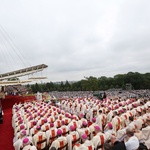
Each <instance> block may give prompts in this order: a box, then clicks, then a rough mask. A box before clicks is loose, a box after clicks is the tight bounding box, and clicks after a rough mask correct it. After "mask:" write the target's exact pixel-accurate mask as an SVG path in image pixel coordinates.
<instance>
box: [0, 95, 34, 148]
mask: <svg viewBox="0 0 150 150" xmlns="http://www.w3.org/2000/svg"><path fill="white" fill-rule="evenodd" d="M33 99H35V98H34V97H33V96H28V97H20V96H7V97H6V99H4V100H2V107H3V111H4V116H3V124H0V150H14V148H13V137H14V135H13V128H12V123H11V122H12V106H13V104H15V103H19V102H24V101H32V100H33Z"/></svg>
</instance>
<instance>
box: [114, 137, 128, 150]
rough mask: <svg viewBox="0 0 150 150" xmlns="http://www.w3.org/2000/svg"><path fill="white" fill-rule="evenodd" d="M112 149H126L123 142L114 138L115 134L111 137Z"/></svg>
mask: <svg viewBox="0 0 150 150" xmlns="http://www.w3.org/2000/svg"><path fill="white" fill-rule="evenodd" d="M111 144H112V145H113V147H112V150H126V147H125V144H124V143H123V142H119V141H117V140H116V137H115V136H112V137H111Z"/></svg>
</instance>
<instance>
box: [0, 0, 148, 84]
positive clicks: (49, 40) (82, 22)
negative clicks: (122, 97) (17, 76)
mask: <svg viewBox="0 0 150 150" xmlns="http://www.w3.org/2000/svg"><path fill="white" fill-rule="evenodd" d="M39 64H47V65H48V69H46V70H45V71H43V72H42V73H41V74H42V75H44V76H47V77H48V79H49V80H50V81H52V82H54V81H64V80H69V81H70V80H81V79H83V78H84V76H86V77H89V76H94V77H100V76H107V77H113V76H114V75H116V74H122V73H128V72H129V71H133V72H140V73H146V72H150V1H149V0H115V1H112V0H1V3H0V73H4V72H8V71H13V70H17V69H21V68H25V67H29V66H34V65H39Z"/></svg>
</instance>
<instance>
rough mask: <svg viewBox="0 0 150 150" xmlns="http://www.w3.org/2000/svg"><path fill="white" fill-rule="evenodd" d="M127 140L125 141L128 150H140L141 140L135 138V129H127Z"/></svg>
mask: <svg viewBox="0 0 150 150" xmlns="http://www.w3.org/2000/svg"><path fill="white" fill-rule="evenodd" d="M126 134H127V140H126V139H125V140H124V142H125V146H126V149H127V150H137V149H138V148H139V140H138V138H137V137H136V136H134V131H133V129H130V128H127V129H126Z"/></svg>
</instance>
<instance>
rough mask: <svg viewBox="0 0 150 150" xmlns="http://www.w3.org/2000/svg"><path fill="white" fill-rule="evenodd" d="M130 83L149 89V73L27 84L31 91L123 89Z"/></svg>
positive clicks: (133, 87)
mask: <svg viewBox="0 0 150 150" xmlns="http://www.w3.org/2000/svg"><path fill="white" fill-rule="evenodd" d="M127 85H131V86H132V89H134V90H139V89H150V73H145V74H141V73H138V72H128V73H127V74H117V75H115V76H114V77H106V76H101V77H98V78H96V77H93V76H90V77H85V78H84V79H82V80H80V81H76V82H69V81H67V80H66V81H65V82H63V81H61V82H60V83H53V82H47V83H40V84H38V83H36V84H31V85H29V84H28V85H27V88H29V89H30V90H31V91H32V92H34V93H35V92H38V91H39V92H51V91H99V90H108V89H123V90H125V89H126V87H127Z"/></svg>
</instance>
